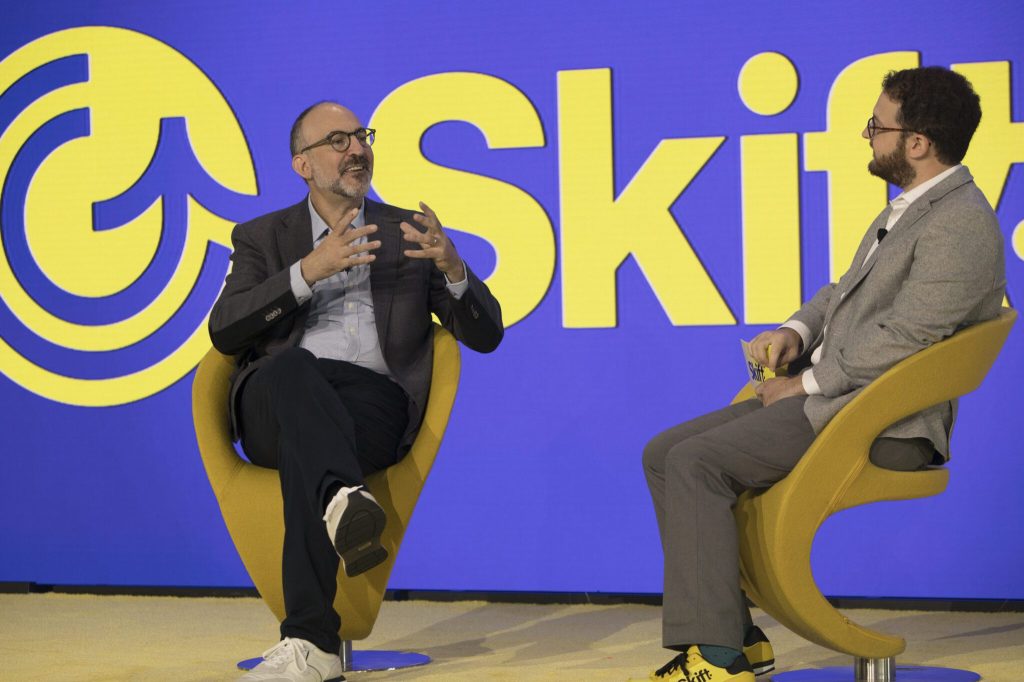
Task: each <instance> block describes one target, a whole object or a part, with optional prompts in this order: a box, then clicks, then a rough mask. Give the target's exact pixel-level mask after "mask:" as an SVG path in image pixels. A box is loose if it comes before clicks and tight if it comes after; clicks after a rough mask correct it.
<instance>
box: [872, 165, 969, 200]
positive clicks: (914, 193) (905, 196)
mask: <svg viewBox="0 0 1024 682" xmlns="http://www.w3.org/2000/svg"><path fill="white" fill-rule="evenodd" d="M962 167H963V166H961V165H960V164H957V165H955V166H953V167H952V168H947V169H946V170H944V171H942V172H941V173H939V174H938V175H936V176H935V177H934V178H932V179H931V180H928V181H926V182H922V183H921V184H920V185H918V186H917V187H915V188H914V189H912V190H910V191H907V192H903V193H902V194H900V195H899V196H897V197H896V198H895V199H893V200H892V201H890V202H889V205H890V206H892V207H893V208H896V207H898V206H900V205H901V204H902V205H903V206H905V207H906V206H910V205H911V204H912V203H914V202H915V201H917V200H918V199H920V198H921V197H922V196H923V195H924V194H925V192H927V191H928V190H930V189H931V188H932V187H935V185H937V184H939V183H940V182H942V181H943V180H945V179H946V178H948V177H949V176H950V175H952V174H953V173H955V172H956V171H957V170H958V169H960V168H962Z"/></svg>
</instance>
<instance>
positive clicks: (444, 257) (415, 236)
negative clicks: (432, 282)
mask: <svg viewBox="0 0 1024 682" xmlns="http://www.w3.org/2000/svg"><path fill="white" fill-rule="evenodd" d="M420 208H421V209H422V210H423V213H422V214H420V213H414V214H413V216H412V219H413V220H415V221H416V222H417V223H419V224H420V225H421V226H423V227H424V228H425V231H420V230H418V229H416V228H415V227H413V226H412V225H410V224H409V223H405V222H403V223H402V224H401V228H402V232H403V233H404V235H405V241H407V242H413V243H416V244H419V245H420V248H418V249H406V250H405V251H404V252H403V253H405V255H406V256H408V257H409V258H429V259H430V260H432V261H434V265H435V266H437V269H438V270H440V271H441V272H443V273H444V274H445V275H446V276H447V277H448V281H449V282H461V281H462V280H464V279H465V278H466V266H465V265H463V263H462V259H461V258H459V254H458V252H457V251H456V250H455V245H454V244H452V242H451V240H450V239H448V235H446V234H445V233H444V229H443V228H442V227H441V221H440V220H438V219H437V214H436V213H434V211H433V209H431V208H430V207H429V206H427V205H426V204H425V203H423V202H422V201H421V202H420Z"/></svg>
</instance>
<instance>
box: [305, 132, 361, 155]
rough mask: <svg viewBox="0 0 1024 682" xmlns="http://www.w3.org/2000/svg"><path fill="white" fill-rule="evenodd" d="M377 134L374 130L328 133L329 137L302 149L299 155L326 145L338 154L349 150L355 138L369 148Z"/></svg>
mask: <svg viewBox="0 0 1024 682" xmlns="http://www.w3.org/2000/svg"><path fill="white" fill-rule="evenodd" d="M376 134H377V131H376V130H374V129H373V128H357V129H355V130H353V131H352V132H346V131H344V130H332V131H331V132H329V133H327V137H325V138H324V139H322V140H320V141H319V142H314V143H313V144H311V145H309V146H308V147H304V148H302V149H300V150H299V153H300V154H301V153H302V152H308V151H309V150H310V149H313V148H314V147H322V146H324V145H325V144H329V145H331V147H333V148H334V151H336V152H343V151H345V150H346V149H348V147H349V145H350V144H351V143H352V138H353V137H354V138H356V139H357V140H359V144H361V145H363V146H366V147H369V146H370V145H372V144H373V136H374V135H376Z"/></svg>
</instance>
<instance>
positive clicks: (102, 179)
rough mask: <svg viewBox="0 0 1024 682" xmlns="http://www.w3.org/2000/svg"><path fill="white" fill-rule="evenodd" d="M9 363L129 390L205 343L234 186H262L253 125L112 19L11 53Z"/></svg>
mask: <svg viewBox="0 0 1024 682" xmlns="http://www.w3.org/2000/svg"><path fill="white" fill-rule="evenodd" d="M0 192H2V196H0V237H2V245H3V250H2V253H0V372H3V374H4V375H5V376H7V377H8V378H10V379H11V380H13V381H14V382H16V383H18V384H19V385H21V386H23V387H24V388H26V389H28V390H30V391H32V392H34V393H37V394H39V395H41V396H43V397H45V398H48V399H50V400H54V401H59V402H63V403H69V404H73V405H83V406H104V405H118V404H123V403H128V402H132V401H135V400H139V399H141V398H145V397H147V396H150V395H152V394H154V393H156V392H158V391H160V390H162V389H164V388H166V387H167V386H169V385H170V384H172V383H174V382H175V381H177V380H178V379H180V378H181V377H182V376H184V375H185V374H186V373H188V372H189V371H190V370H191V369H192V367H194V366H195V365H196V363H197V362H198V361H199V359H200V358H201V357H202V355H203V353H204V352H205V351H206V349H207V348H209V345H210V344H209V339H208V336H207V332H206V319H207V316H208V313H209V309H210V306H211V305H212V303H213V301H214V300H215V298H216V296H217V293H218V292H219V291H220V286H221V283H222V281H223V277H224V273H225V270H226V268H227V254H228V248H229V236H230V229H231V222H229V221H227V220H225V219H224V218H222V217H219V216H220V215H225V214H227V215H230V214H231V213H232V211H231V210H230V208H229V209H228V210H226V211H225V210H220V211H217V213H216V214H215V212H214V211H215V208H214V207H215V206H216V207H217V208H220V209H223V208H224V207H225V205H226V203H227V202H234V203H235V204H237V202H239V201H240V200H244V198H245V197H244V196H243V195H250V201H251V195H254V194H255V193H256V177H255V172H254V169H253V164H252V158H251V156H250V153H249V148H248V145H247V144H246V140H245V137H244V134H243V132H242V129H241V127H240V126H239V124H238V121H237V120H236V118H235V115H234V113H233V112H232V110H231V107H230V106H229V105H228V103H227V102H226V101H225V100H224V97H223V96H222V95H221V93H220V92H219V91H218V89H217V87H216V86H215V85H214V84H213V83H212V82H211V81H210V79H209V78H207V76H206V75H205V74H204V73H203V72H202V71H201V70H200V69H199V68H198V67H196V66H195V65H194V64H193V63H192V62H190V61H189V60H188V59H187V58H186V57H185V56H183V55H182V54H180V53H179V52H177V51H175V50H174V49H172V48H171V47H169V46H167V45H165V44H164V43H161V42H159V41H157V40H154V39H153V38H150V37H148V36H146V35H143V34H140V33H136V32H133V31H128V30H124V29H118V28H110V27H82V28H74V29H70V30H66V31H61V32H58V33H53V34H50V35H47V36H44V37H42V38H39V39H38V40H35V41H33V42H32V43H29V44H28V45H25V46H24V47H22V48H21V49H19V50H18V51H16V52H14V53H13V54H11V55H9V56H8V57H7V58H6V59H4V60H3V61H2V62H0Z"/></svg>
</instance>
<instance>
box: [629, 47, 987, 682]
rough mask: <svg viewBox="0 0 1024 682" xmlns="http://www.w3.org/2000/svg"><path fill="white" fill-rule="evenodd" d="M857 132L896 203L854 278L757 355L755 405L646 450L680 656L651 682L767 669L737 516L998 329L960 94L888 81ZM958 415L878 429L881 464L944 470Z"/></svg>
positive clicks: (748, 675) (923, 75)
mask: <svg viewBox="0 0 1024 682" xmlns="http://www.w3.org/2000/svg"><path fill="white" fill-rule="evenodd" d="M882 88H883V89H882V94H881V95H880V96H879V98H878V101H877V103H876V104H875V109H874V112H873V113H872V116H871V118H870V119H869V121H868V124H867V126H866V127H865V129H864V131H863V136H864V137H865V138H866V139H867V140H869V143H870V145H871V149H872V151H873V158H872V160H871V162H870V164H869V165H868V170H869V171H870V172H871V173H872V174H874V175H876V176H878V177H880V178H882V179H884V180H886V181H888V182H890V183H892V184H893V185H896V186H898V187H900V188H902V190H903V192H902V193H901V194H900V195H899V196H897V197H896V198H895V199H893V200H892V201H891V202H890V205H889V206H887V207H886V208H885V210H884V211H882V213H881V214H880V215H879V216H878V218H877V219H876V220H875V221H874V223H873V224H872V225H871V226H870V228H869V229H868V231H867V233H866V234H865V236H864V239H863V240H862V242H861V245H860V248H859V249H858V250H857V253H856V255H855V256H854V259H853V263H852V264H851V266H850V269H849V270H848V271H847V272H846V274H844V275H843V276H842V277H841V278H840V280H839V281H838V282H837V283H834V284H828V285H826V286H825V287H823V288H822V289H821V290H820V291H819V292H818V293H817V295H815V296H814V298H813V299H811V300H810V301H809V302H807V303H806V304H805V305H804V306H803V307H802V308H801V309H800V310H799V311H797V312H796V313H795V314H794V315H793V316H792V317H791V318H790V319H789V321H787V322H786V323H785V324H783V325H782V327H781V328H779V329H777V330H772V331H768V332H764V333H762V334H759V335H758V336H757V337H755V338H754V340H753V341H752V342H751V353H752V355H753V356H754V358H755V359H756V360H758V361H759V362H761V363H762V364H764V365H767V366H768V367H770V368H771V369H775V368H776V367H778V366H780V365H784V364H786V363H790V376H789V377H780V378H775V379H769V380H768V381H765V382H764V383H763V384H761V385H760V386H758V388H757V395H758V398H757V399H753V400H748V401H745V402H742V403H737V404H735V405H731V406H729V407H726V408H723V409H721V410H718V411H716V412H712V413H710V414H707V415H704V416H703V417H698V418H697V419H694V420H691V421H689V422H686V423H684V424H681V425H679V426H676V427H674V428H672V429H669V430H668V431H665V432H664V433H662V434H660V435H658V436H657V437H655V438H654V439H653V440H652V441H651V442H650V443H649V444H648V445H647V447H646V448H645V450H644V469H645V473H646V475H647V481H648V485H649V487H650V489H651V496H652V498H653V500H654V508H655V513H656V516H657V519H658V524H659V528H660V530H661V539H662V547H663V549H664V552H665V596H664V613H663V614H662V624H663V645H664V646H665V647H666V648H668V649H673V650H675V651H679V652H682V653H680V654H679V655H678V656H676V657H675V658H673V659H672V660H671V661H669V662H668V664H666V665H665V666H664V667H662V668H661V669H659V670H657V671H655V672H654V673H653V674H652V675H651V677H650V679H651V680H661V681H663V682H678V681H685V680H696V679H710V680H715V682H729V681H736V682H751V681H752V680H753V679H754V674H755V673H757V674H761V673H764V672H768V671H769V670H771V669H772V667H773V665H774V654H773V653H772V652H771V647H770V645H769V644H768V642H767V640H766V638H765V637H764V634H763V633H762V632H761V631H760V630H759V629H758V628H756V627H754V626H753V624H752V623H751V620H750V614H749V612H748V611H747V609H746V606H745V604H744V598H743V594H742V592H741V591H740V585H739V568H738V564H739V557H738V549H737V540H736V527H735V520H734V519H733V514H732V507H733V505H734V504H735V502H736V498H737V496H738V495H739V493H741V492H742V491H744V490H747V489H751V488H766V487H769V486H771V485H772V484H773V483H775V482H777V481H779V480H781V479H782V478H783V477H784V476H785V475H786V474H787V473H789V472H790V471H791V470H792V469H793V467H794V466H796V463H797V461H798V460H799V459H800V457H801V456H802V455H803V453H804V452H805V451H806V450H807V448H808V447H810V445H811V443H812V442H813V440H814V438H815V436H816V435H817V434H818V433H820V432H821V430H822V429H823V428H825V426H826V424H828V422H829V420H831V419H832V417H834V416H835V415H836V413H837V412H838V411H839V410H840V409H842V407H843V406H844V405H846V404H847V403H849V402H850V401H851V400H852V399H853V398H854V397H855V396H856V395H857V394H858V393H859V392H860V391H861V390H863V389H864V387H866V386H867V385H868V384H870V383H871V382H872V381H874V380H875V379H877V378H878V377H879V376H881V375H882V374H883V373H884V372H885V371H886V370H888V369H889V368H890V367H892V366H893V365H895V364H896V363H898V362H899V361H901V360H903V359H904V358H906V357H908V356H910V355H912V354H913V353H916V352H918V351H920V350H923V349H925V348H927V347H928V346H930V345H931V344H933V343H936V342H938V341H941V340H942V339H944V338H946V337H948V336H950V335H952V334H953V333H954V332H956V331H957V330H958V329H960V328H962V327H965V326H968V325H971V324H974V323H977V322H981V321H983V320H987V319H990V318H993V317H995V316H996V315H998V313H999V309H1000V305H1001V303H1002V300H1003V293H1004V290H1005V286H1006V279H1005V274H1004V263H1003V242H1002V235H1001V233H1000V230H999V224H998V222H997V220H996V216H995V213H994V212H993V211H992V207H991V206H990V205H989V204H988V202H987V201H986V199H985V197H984V195H982V193H981V191H980V190H979V189H978V187H977V186H976V185H975V184H974V180H973V178H972V177H971V174H970V172H969V171H968V170H967V168H966V167H965V166H962V165H960V161H961V160H962V159H963V157H964V154H966V152H967V147H968V145H969V143H970V140H971V137H972V136H973V135H974V131H975V129H976V128H977V126H978V122H979V121H980V120H981V107H980V103H979V99H978V96H977V95H976V94H975V93H974V90H973V88H972V87H971V85H970V83H968V82H967V80H966V79H965V78H964V77H963V76H960V75H958V74H956V73H954V72H952V71H949V70H947V69H943V68H938V67H927V68H919V69H908V70H905V71H899V72H894V73H890V74H889V75H888V76H886V78H885V80H884V81H883V84H882ZM952 423H953V406H952V405H951V404H949V403H944V404H941V405H936V406H934V407H932V408H929V409H927V410H925V411H923V412H921V413H918V414H916V415H912V416H910V417H908V418H906V419H903V420H901V421H900V422H898V423H896V424H893V425H891V426H890V427H889V428H888V429H886V430H885V431H884V432H883V433H882V434H881V436H880V437H879V438H878V440H876V441H875V443H874V444H873V446H872V449H871V452H870V458H871V461H872V462H874V463H875V464H876V465H879V466H883V467H887V468H891V469H898V470H914V469H919V468H922V467H925V466H927V465H929V464H932V463H933V462H934V463H942V462H943V461H945V460H946V459H947V458H948V456H949V433H950V429H951V427H952Z"/></svg>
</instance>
